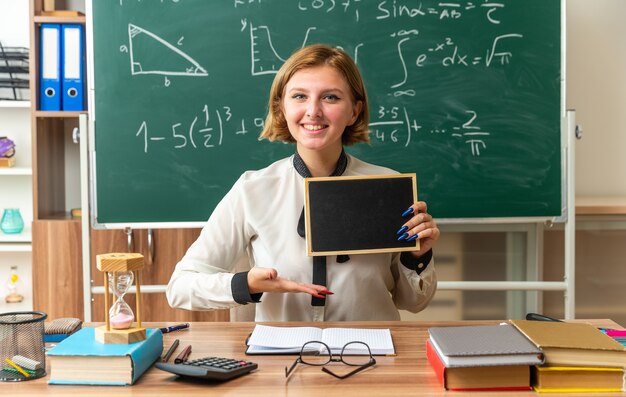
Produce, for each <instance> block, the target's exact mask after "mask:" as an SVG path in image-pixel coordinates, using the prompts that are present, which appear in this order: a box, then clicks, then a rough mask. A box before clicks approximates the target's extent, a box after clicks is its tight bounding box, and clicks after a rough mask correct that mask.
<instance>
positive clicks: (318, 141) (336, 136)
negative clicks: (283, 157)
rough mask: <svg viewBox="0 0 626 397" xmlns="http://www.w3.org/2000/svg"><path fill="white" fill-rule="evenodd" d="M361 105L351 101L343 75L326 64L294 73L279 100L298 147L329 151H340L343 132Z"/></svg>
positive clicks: (354, 117)
mask: <svg viewBox="0 0 626 397" xmlns="http://www.w3.org/2000/svg"><path fill="white" fill-rule="evenodd" d="M361 106H362V104H361V102H357V103H354V100H353V99H352V94H351V91H350V86H349V85H348V82H347V81H346V79H345V78H344V77H343V75H341V73H339V72H338V71H337V70H336V69H335V68H333V67H331V66H326V65H322V66H316V67H312V68H306V69H301V70H299V71H297V72H296V73H294V75H293V76H292V77H291V79H290V80H289V82H288V83H287V85H286V86H285V93H284V96H283V103H282V108H283V113H284V115H285V120H286V121H287V126H288V127H289V132H290V133H291V135H292V136H293V138H294V139H295V140H296V142H297V147H298V149H303V150H311V151H326V150H331V151H333V152H337V151H338V150H339V151H340V150H341V147H342V141H341V137H342V135H343V132H344V130H345V128H346V126H349V125H352V124H353V123H354V122H355V120H356V118H357V116H358V114H359V112H360V110H361ZM299 152H300V150H299Z"/></svg>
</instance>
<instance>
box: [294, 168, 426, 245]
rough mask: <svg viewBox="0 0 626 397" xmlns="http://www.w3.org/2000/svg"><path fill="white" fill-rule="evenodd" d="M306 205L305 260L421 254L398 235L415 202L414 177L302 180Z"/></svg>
mask: <svg viewBox="0 0 626 397" xmlns="http://www.w3.org/2000/svg"><path fill="white" fill-rule="evenodd" d="M305 200H306V204H305V211H306V213H305V216H306V239H307V254H308V255H309V256H322V255H338V254H365V253H376V252H399V251H415V250H418V249H419V240H415V241H410V242H407V241H398V237H399V236H398V235H397V233H396V232H397V231H398V230H399V229H400V228H401V227H402V225H403V224H404V223H405V222H406V221H407V220H408V219H409V217H408V216H407V217H402V213H403V212H405V211H406V210H407V209H408V208H409V207H410V206H411V205H412V204H413V203H414V202H415V201H417V182H416V176H415V174H392V175H369V176H344V177H328V178H305Z"/></svg>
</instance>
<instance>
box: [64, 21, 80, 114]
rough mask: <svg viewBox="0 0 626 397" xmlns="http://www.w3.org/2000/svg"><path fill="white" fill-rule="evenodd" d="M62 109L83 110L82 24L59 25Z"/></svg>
mask: <svg viewBox="0 0 626 397" xmlns="http://www.w3.org/2000/svg"><path fill="white" fill-rule="evenodd" d="M61 29H62V30H63V32H62V35H61V37H62V43H63V45H62V46H61V47H62V53H63V62H62V63H61V65H62V66H61V69H62V81H61V89H62V91H63V98H62V104H63V110H73V111H76V110H85V46H84V40H83V37H84V35H83V25H77V24H64V25H61Z"/></svg>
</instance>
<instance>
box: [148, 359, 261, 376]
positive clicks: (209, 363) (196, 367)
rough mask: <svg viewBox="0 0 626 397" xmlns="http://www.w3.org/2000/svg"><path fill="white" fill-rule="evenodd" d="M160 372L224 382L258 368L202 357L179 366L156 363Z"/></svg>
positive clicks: (242, 363)
mask: <svg viewBox="0 0 626 397" xmlns="http://www.w3.org/2000/svg"><path fill="white" fill-rule="evenodd" d="M156 367H157V368H158V369H160V370H163V371H167V372H171V373H173V374H176V375H180V376H183V377H189V378H196V379H209V380H216V381H226V380H229V379H233V378H236V377H238V376H241V375H245V374H247V373H249V372H250V371H253V370H255V369H257V368H258V365H257V364H256V363H253V362H250V361H244V360H235V359H232V358H224V357H204V358H198V359H194V360H189V361H183V362H182V363H179V364H172V363H163V362H158V363H156Z"/></svg>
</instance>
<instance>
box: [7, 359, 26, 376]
mask: <svg viewBox="0 0 626 397" xmlns="http://www.w3.org/2000/svg"><path fill="white" fill-rule="evenodd" d="M4 361H6V362H7V363H9V365H10V366H12V367H13V368H15V369H16V370H18V371H20V373H21V374H22V375H24V376H25V377H27V378H30V375H29V374H28V372H26V371H24V370H23V369H22V367H20V366H19V365H17V364H15V363H14V362H13V361H11V359H9V358H5V359H4Z"/></svg>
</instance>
